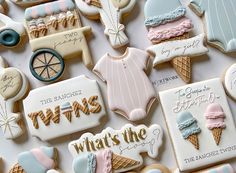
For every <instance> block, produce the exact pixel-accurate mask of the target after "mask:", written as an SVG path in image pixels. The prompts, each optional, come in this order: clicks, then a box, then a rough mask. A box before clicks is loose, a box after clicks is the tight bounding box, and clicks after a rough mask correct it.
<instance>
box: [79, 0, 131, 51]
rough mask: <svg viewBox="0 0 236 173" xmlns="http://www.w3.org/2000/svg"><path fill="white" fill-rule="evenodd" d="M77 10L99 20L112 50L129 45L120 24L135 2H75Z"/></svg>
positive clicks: (124, 0) (127, 0)
mask: <svg viewBox="0 0 236 173" xmlns="http://www.w3.org/2000/svg"><path fill="white" fill-rule="evenodd" d="M76 3H77V5H78V8H79V9H80V11H81V12H82V13H83V14H84V15H85V16H87V17H89V18H92V19H99V18H100V20H101V22H102V23H103V24H104V25H105V31H104V33H105V35H107V36H108V37H109V41H110V44H111V46H112V47H113V48H120V47H122V46H124V45H126V44H128V43H129V40H128V38H127V36H126V34H125V32H124V30H125V26H124V25H123V24H121V23H120V22H121V19H122V16H123V15H124V14H127V13H130V12H131V11H132V9H133V7H134V5H135V3H136V0H119V1H117V0H109V1H108V0H76Z"/></svg>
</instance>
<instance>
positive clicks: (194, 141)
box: [187, 134, 199, 150]
mask: <svg viewBox="0 0 236 173" xmlns="http://www.w3.org/2000/svg"><path fill="white" fill-rule="evenodd" d="M187 140H188V141H189V142H191V143H192V144H193V146H194V147H195V148H196V149H197V150H199V142H198V135H196V134H194V135H190V136H189V137H188V138H187Z"/></svg>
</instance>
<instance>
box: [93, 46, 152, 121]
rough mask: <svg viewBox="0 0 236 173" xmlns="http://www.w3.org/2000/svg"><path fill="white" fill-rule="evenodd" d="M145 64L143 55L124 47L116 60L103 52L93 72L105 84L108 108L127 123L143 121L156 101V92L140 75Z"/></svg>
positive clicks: (144, 55)
mask: <svg viewBox="0 0 236 173" xmlns="http://www.w3.org/2000/svg"><path fill="white" fill-rule="evenodd" d="M148 61H149V56H148V54H147V53H146V52H144V51H142V50H140V49H136V48H127V49H126V52H125V53H124V54H123V55H121V56H118V57H114V56H111V55H110V54H108V53H107V54H106V55H104V56H103V57H102V58H101V59H100V60H99V61H98V62H97V64H96V65H95V67H94V69H93V72H94V73H95V74H97V75H98V77H100V78H101V79H102V80H103V81H104V82H106V83H107V88H108V90H107V91H108V97H109V99H108V104H109V107H110V109H111V110H112V111H114V112H116V113H118V114H120V115H122V116H124V117H125V118H127V119H128V120H130V121H137V120H141V119H143V118H145V117H146V116H147V114H148V112H149V110H150V108H151V106H152V104H153V102H154V101H155V100H156V92H155V90H154V88H153V86H152V83H151V82H150V80H149V79H148V76H147V75H146V74H145V72H144V71H145V70H146V69H147V65H148Z"/></svg>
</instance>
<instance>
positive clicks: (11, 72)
mask: <svg viewBox="0 0 236 173" xmlns="http://www.w3.org/2000/svg"><path fill="white" fill-rule="evenodd" d="M0 59H1V62H2V61H3V60H2V58H0ZM1 64H2V63H1ZM27 89H28V81H27V79H26V77H25V75H24V74H23V73H22V72H21V71H20V70H18V69H16V68H13V67H8V68H5V66H1V67H0V127H1V128H2V131H3V134H4V137H5V138H7V139H14V138H16V137H18V136H20V135H22V133H23V130H22V125H20V123H19V121H20V119H21V115H20V113H14V105H15V103H16V102H18V101H19V100H20V99H22V98H23V97H24V95H25V94H26V91H27Z"/></svg>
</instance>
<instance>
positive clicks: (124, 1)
mask: <svg viewBox="0 0 236 173" xmlns="http://www.w3.org/2000/svg"><path fill="white" fill-rule="evenodd" d="M110 1H111V2H112V3H113V5H114V6H115V7H116V8H118V9H121V8H124V7H126V6H127V5H128V4H129V2H130V0H110Z"/></svg>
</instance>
